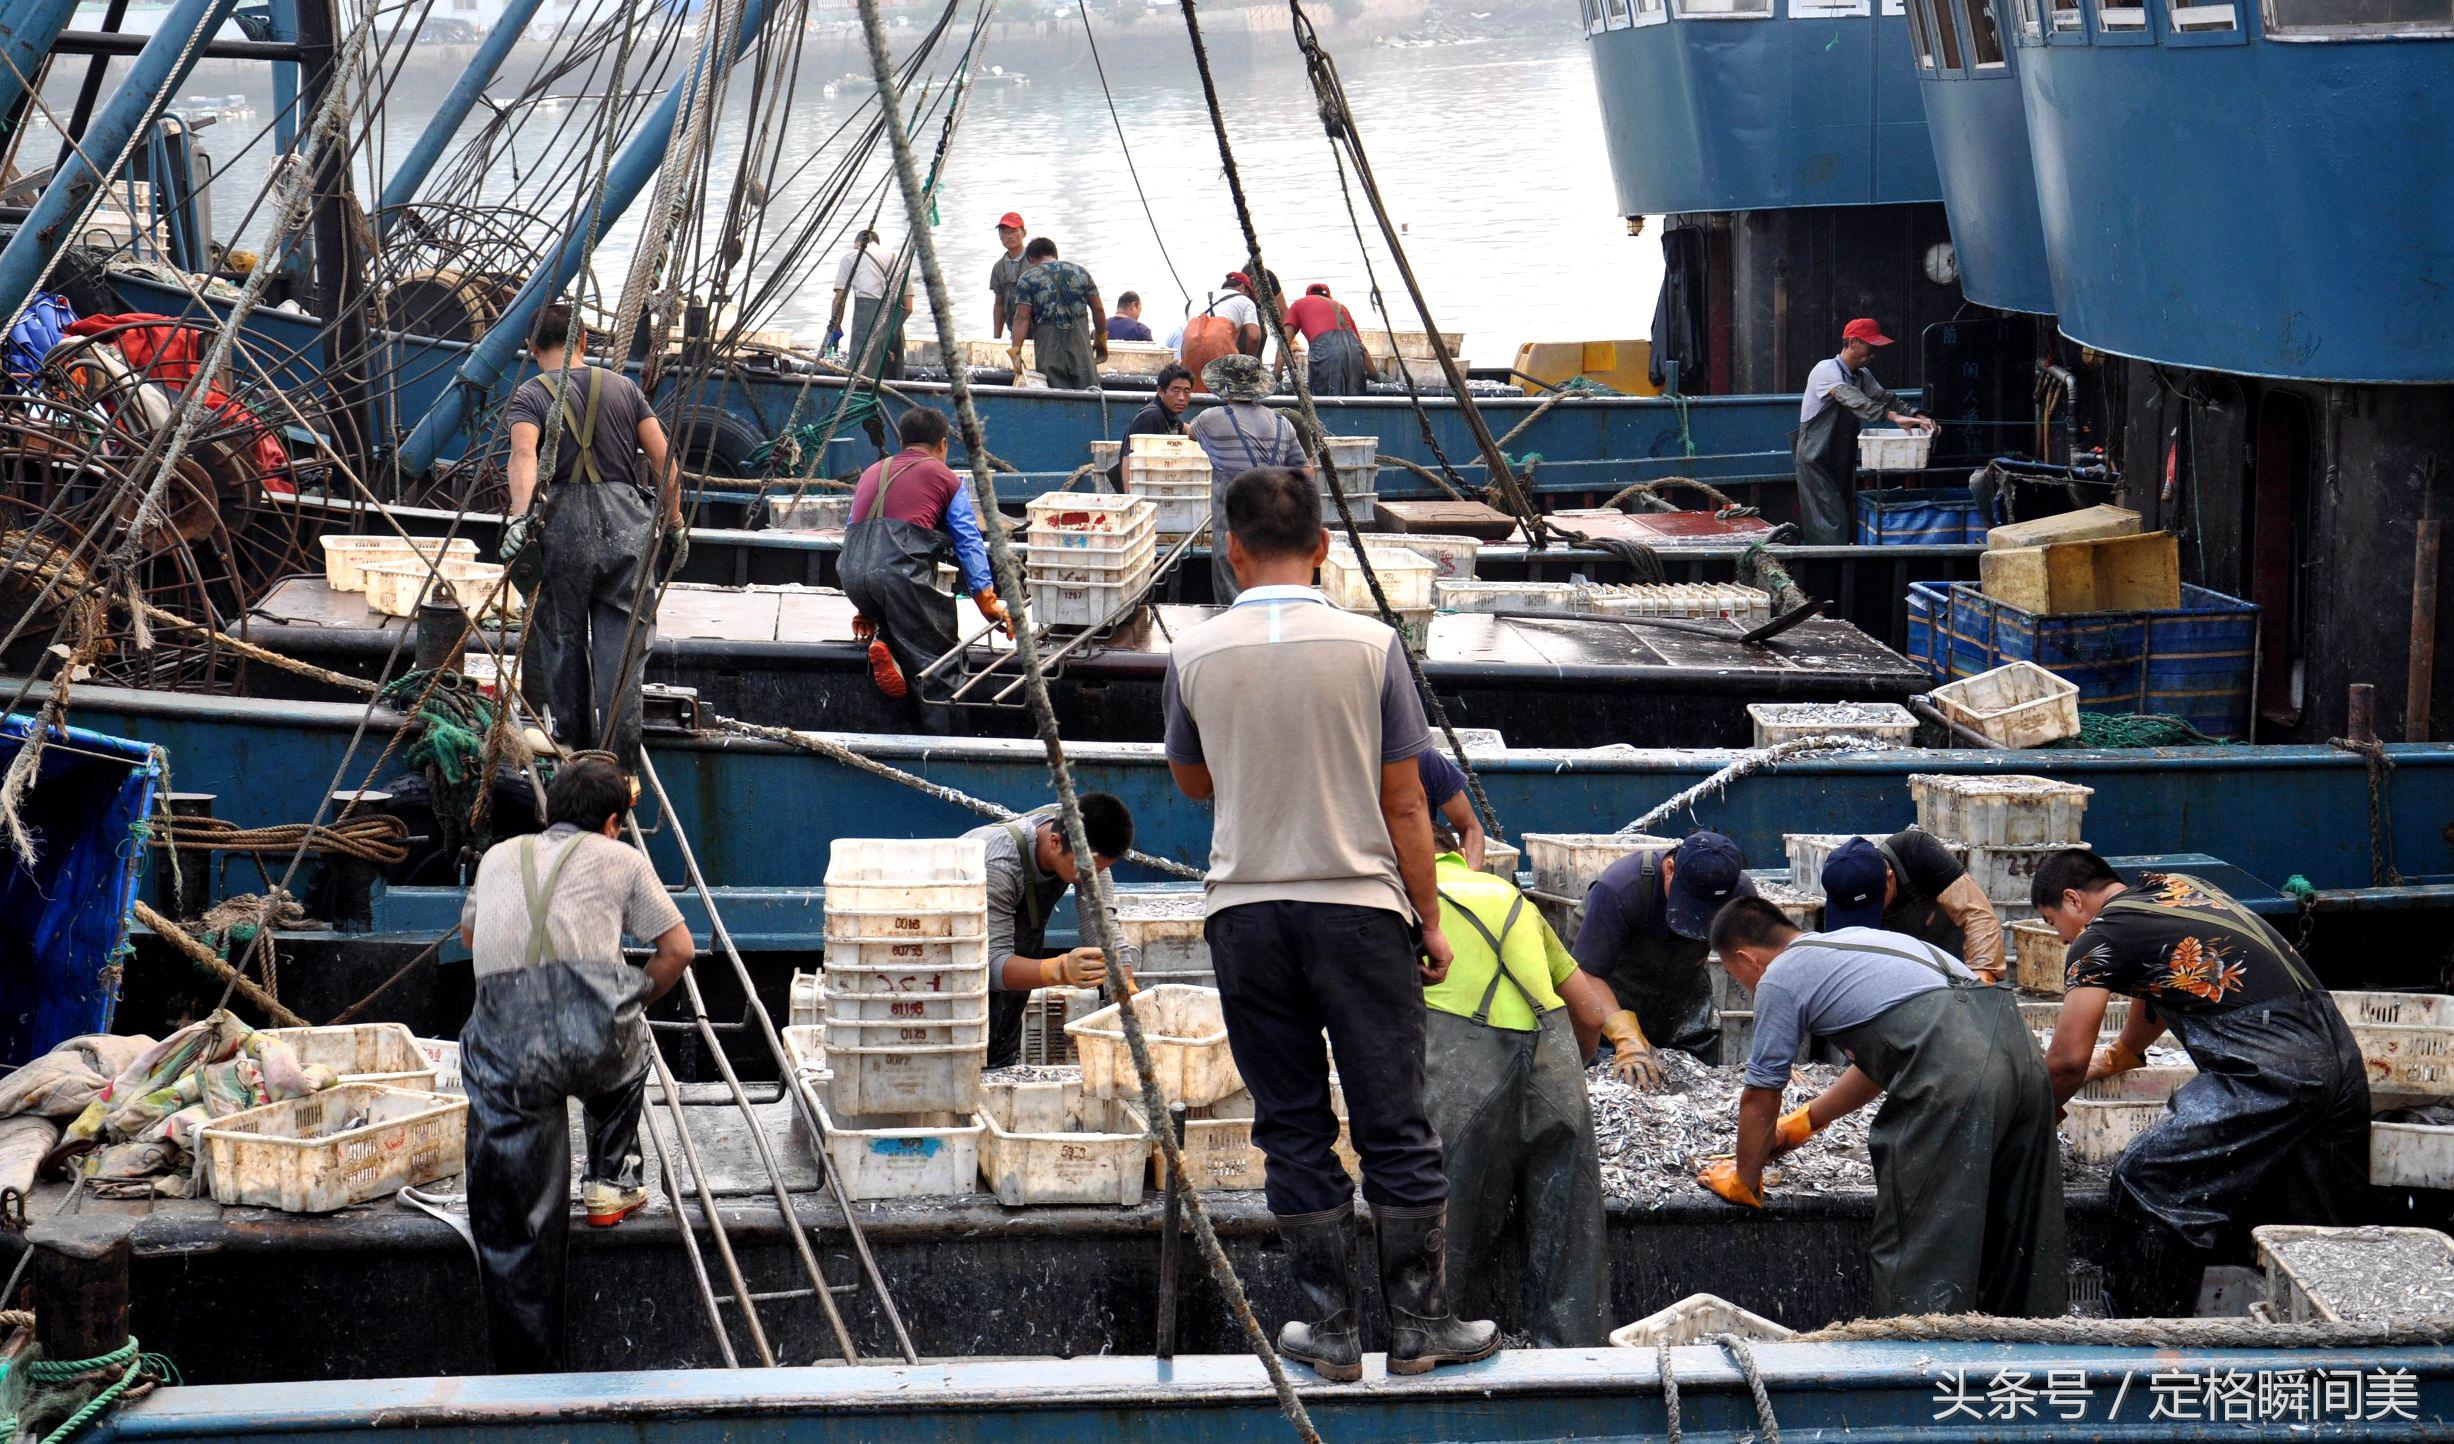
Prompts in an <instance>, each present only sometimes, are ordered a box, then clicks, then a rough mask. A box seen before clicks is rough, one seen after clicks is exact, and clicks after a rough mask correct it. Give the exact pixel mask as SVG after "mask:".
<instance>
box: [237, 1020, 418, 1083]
mask: <svg viewBox="0 0 2454 1444" xmlns="http://www.w3.org/2000/svg"><path fill="white" fill-rule="evenodd" d="M263 1032H264V1034H265V1036H267V1037H271V1038H278V1039H280V1040H281V1041H282V1042H284V1043H287V1044H289V1045H290V1051H291V1052H293V1053H295V1054H297V1055H298V1061H299V1064H300V1066H302V1067H307V1068H313V1067H317V1066H322V1067H325V1068H330V1069H331V1070H332V1071H333V1072H335V1073H337V1074H339V1075H340V1077H341V1081H342V1082H344V1083H380V1084H382V1085H383V1086H384V1087H387V1088H406V1089H408V1090H409V1091H411V1092H413V1093H433V1092H436V1091H438V1090H437V1089H436V1087H435V1082H436V1077H435V1072H436V1070H435V1064H434V1061H433V1060H432V1059H430V1058H428V1057H427V1056H426V1055H425V1053H424V1052H422V1051H420V1049H419V1048H418V1040H417V1035H415V1034H413V1033H411V1032H410V1031H409V1025H408V1024H406V1023H342V1024H337V1025H334V1026H332V1027H328V1028H266V1029H264V1030H263ZM459 1071H460V1070H459V1068H458V1066H457V1063H455V1065H454V1067H453V1070H452V1072H453V1077H454V1081H455V1082H456V1081H457V1080H458V1076H459Z"/></svg>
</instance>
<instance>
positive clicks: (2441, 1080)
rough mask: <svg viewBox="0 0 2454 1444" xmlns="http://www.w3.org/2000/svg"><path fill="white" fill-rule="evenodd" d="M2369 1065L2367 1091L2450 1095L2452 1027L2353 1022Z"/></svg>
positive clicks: (2453, 1058)
mask: <svg viewBox="0 0 2454 1444" xmlns="http://www.w3.org/2000/svg"><path fill="white" fill-rule="evenodd" d="M2351 1029H2352V1041H2353V1042H2355V1043H2357V1044H2359V1045H2360V1056H2361V1060H2362V1061H2363V1062H2364V1063H2366V1064H2367V1065H2368V1069H2369V1093H2370V1095H2371V1096H2372V1097H2376V1096H2381V1095H2382V1096H2384V1097H2389V1098H2454V1028H2449V1027H2434V1026H2429V1025H2425V1024H2391V1023H2353V1024H2352V1025H2351Z"/></svg>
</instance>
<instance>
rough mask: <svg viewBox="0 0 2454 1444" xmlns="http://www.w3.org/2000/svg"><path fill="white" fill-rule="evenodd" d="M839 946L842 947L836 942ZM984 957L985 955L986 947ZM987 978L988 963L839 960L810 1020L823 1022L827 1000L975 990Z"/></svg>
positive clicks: (831, 969)
mask: <svg viewBox="0 0 2454 1444" xmlns="http://www.w3.org/2000/svg"><path fill="white" fill-rule="evenodd" d="M837 946H838V947H840V946H842V945H841V944H837ZM982 956H983V957H985V956H986V952H985V949H984V950H983V952H982ZM987 977H988V964H987V963H985V962H982V963H977V964H973V965H970V966H967V967H959V968H948V967H937V968H931V967H903V966H900V965H897V964H894V963H840V962H839V963H837V964H835V965H834V966H833V967H830V968H828V969H827V970H826V976H825V978H824V980H823V981H822V982H821V984H820V988H819V994H818V997H819V1004H818V1009H817V1016H816V1017H813V1018H811V1019H810V1021H811V1022H813V1023H815V1022H821V1021H824V1019H825V1016H826V1006H825V1000H826V999H828V998H836V997H844V996H847V995H853V994H877V995H881V996H893V995H897V994H906V993H915V994H920V995H923V996H930V995H935V994H940V993H945V994H962V993H971V992H976V991H977V990H978V989H979V988H980V986H981V985H982V983H983V982H984V981H986V979H987Z"/></svg>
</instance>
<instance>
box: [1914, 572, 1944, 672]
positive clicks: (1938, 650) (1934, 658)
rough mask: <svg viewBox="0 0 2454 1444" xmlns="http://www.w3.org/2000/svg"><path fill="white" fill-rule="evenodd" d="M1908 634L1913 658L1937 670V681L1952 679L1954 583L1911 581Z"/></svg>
mask: <svg viewBox="0 0 2454 1444" xmlns="http://www.w3.org/2000/svg"><path fill="white" fill-rule="evenodd" d="M1908 611H1909V636H1908V643H1907V646H1906V648H1905V650H1906V652H1907V655H1908V658H1909V660H1910V661H1912V662H1915V663H1916V664H1917V665H1919V666H1920V667H1923V668H1925V669H1926V670H1927V671H1929V672H1931V673H1933V674H1934V676H1935V679H1936V680H1937V681H1949V680H1950V679H1951V672H1950V666H1949V664H1950V661H1951V583H1949V582H1911V583H1909V607H1908Z"/></svg>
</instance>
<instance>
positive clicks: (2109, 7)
mask: <svg viewBox="0 0 2454 1444" xmlns="http://www.w3.org/2000/svg"><path fill="white" fill-rule="evenodd" d="M2096 28H2097V30H2098V31H2099V32H2101V33H2103V34H2106V35H2136V34H2139V33H2140V32H2141V31H2144V30H2145V29H2147V7H2146V6H2145V5H2143V4H2113V3H2108V0H2097V5H2096Z"/></svg>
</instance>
